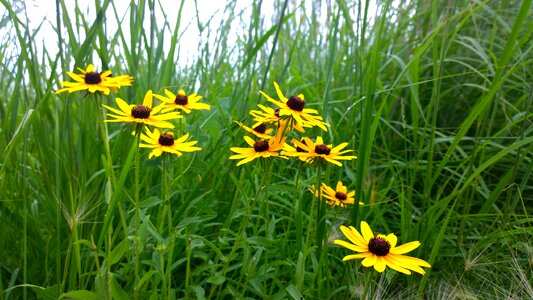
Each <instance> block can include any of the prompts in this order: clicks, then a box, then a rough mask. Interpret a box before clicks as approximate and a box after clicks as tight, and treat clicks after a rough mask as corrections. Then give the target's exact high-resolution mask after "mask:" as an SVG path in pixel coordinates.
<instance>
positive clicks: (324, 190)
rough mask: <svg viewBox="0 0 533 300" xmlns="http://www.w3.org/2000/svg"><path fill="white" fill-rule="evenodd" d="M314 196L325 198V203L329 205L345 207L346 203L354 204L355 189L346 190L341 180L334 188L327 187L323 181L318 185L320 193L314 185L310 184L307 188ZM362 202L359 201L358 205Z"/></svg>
mask: <svg viewBox="0 0 533 300" xmlns="http://www.w3.org/2000/svg"><path fill="white" fill-rule="evenodd" d="M309 190H310V191H311V192H312V193H313V194H314V195H315V196H316V197H319V198H322V196H324V198H326V203H327V204H329V205H336V206H340V207H346V205H347V204H354V203H355V200H354V196H355V191H350V192H348V188H347V187H345V186H344V185H343V184H342V182H341V181H340V180H339V181H338V182H337V186H336V187H335V189H333V188H331V187H329V186H328V185H326V184H325V183H322V185H321V186H320V195H318V191H317V190H316V189H315V186H314V185H313V186H311V188H310V189H309ZM363 204H364V203H363V202H359V205H363Z"/></svg>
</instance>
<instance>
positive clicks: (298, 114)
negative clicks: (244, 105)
mask: <svg viewBox="0 0 533 300" xmlns="http://www.w3.org/2000/svg"><path fill="white" fill-rule="evenodd" d="M274 88H275V90H276V94H277V96H278V98H279V99H278V100H276V99H274V98H272V97H270V96H269V95H268V94H266V93H265V92H263V91H259V93H260V94H261V95H263V96H264V97H265V98H266V99H267V101H268V102H271V103H273V104H274V105H275V108H271V107H267V106H264V105H261V104H259V105H258V107H259V109H258V110H251V111H250V115H251V116H252V117H253V121H254V122H255V123H254V124H253V125H252V126H251V127H248V126H246V125H244V124H242V123H241V122H237V124H239V126H241V127H242V128H243V129H244V130H245V131H246V132H248V133H251V134H252V135H253V136H254V137H255V138H256V139H255V140H254V139H253V138H251V137H248V136H245V137H244V139H245V141H246V143H247V144H248V145H249V146H250V148H239V147H232V148H230V150H231V151H233V152H235V153H237V154H235V155H232V156H230V159H241V161H239V162H238V163H237V165H238V166H239V165H242V164H245V163H247V162H251V161H252V160H254V159H255V158H259V157H270V156H277V157H281V158H287V157H298V158H299V159H300V160H302V161H305V162H306V163H313V162H315V161H317V160H323V161H326V162H330V163H333V164H335V165H337V166H342V164H341V163H340V162H339V160H351V159H354V158H356V156H353V155H344V154H346V153H348V152H352V151H353V150H344V151H342V149H344V148H345V147H346V146H347V145H348V143H342V144H340V145H339V146H336V147H333V146H332V145H326V144H324V142H323V140H322V138H321V137H317V139H316V141H315V142H313V141H312V140H311V139H309V138H307V137H304V138H303V139H302V141H303V142H298V141H297V140H296V139H292V143H293V145H294V146H295V147H292V146H290V145H289V144H287V143H285V141H286V140H287V137H288V135H289V134H291V132H292V131H293V130H295V131H298V132H300V133H305V128H312V127H315V126H316V127H319V128H320V129H322V130H324V131H327V127H328V126H329V124H328V123H326V122H324V121H323V118H322V117H321V116H320V115H319V114H318V111H317V110H316V109H310V108H305V105H306V102H305V96H304V95H303V94H298V95H295V96H290V97H289V98H287V97H285V95H284V94H283V92H282V91H281V89H280V87H279V85H278V84H277V83H276V82H274ZM274 131H275V135H274V136H272V135H271V134H272V133H273V132H274Z"/></svg>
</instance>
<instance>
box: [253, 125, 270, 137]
mask: <svg viewBox="0 0 533 300" xmlns="http://www.w3.org/2000/svg"><path fill="white" fill-rule="evenodd" d="M266 130H267V127H266V125H265V123H261V124H260V125H257V126H255V127H254V131H255V132H257V133H261V134H263V133H265V132H266Z"/></svg>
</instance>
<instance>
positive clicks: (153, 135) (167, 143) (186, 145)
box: [139, 128, 202, 158]
mask: <svg viewBox="0 0 533 300" xmlns="http://www.w3.org/2000/svg"><path fill="white" fill-rule="evenodd" d="M188 138H189V134H188V133H187V134H185V135H183V136H182V137H180V138H178V139H174V134H173V133H172V132H160V131H159V130H158V129H157V128H155V129H154V131H150V129H148V128H146V134H144V133H143V134H141V140H142V141H143V142H145V143H146V144H143V143H141V144H139V147H141V148H152V149H153V150H152V152H150V154H149V155H148V158H152V157H154V156H155V157H159V156H161V154H163V152H168V153H173V154H176V155H177V156H182V155H183V153H182V152H193V151H199V150H202V148H200V147H195V146H194V145H196V144H197V143H198V142H197V141H189V142H187V139H188Z"/></svg>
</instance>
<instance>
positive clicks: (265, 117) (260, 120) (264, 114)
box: [250, 104, 313, 133]
mask: <svg viewBox="0 0 533 300" xmlns="http://www.w3.org/2000/svg"><path fill="white" fill-rule="evenodd" d="M257 106H259V108H260V109H261V110H250V115H252V116H253V117H254V118H253V120H254V121H255V122H256V123H255V124H254V125H253V126H254V127H256V126H259V125H260V124H278V123H279V124H280V125H283V126H284V125H285V124H287V123H288V120H286V119H285V120H284V119H282V118H281V117H280V116H279V108H276V109H273V108H270V107H266V106H264V105H261V104H258V105H257ZM303 127H308V128H310V127H313V126H311V125H309V124H308V123H307V122H306V123H304V124H303ZM303 127H302V125H300V124H298V123H294V124H293V128H294V129H296V130H298V131H299V132H301V133H304V132H305V130H304V129H303Z"/></svg>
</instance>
